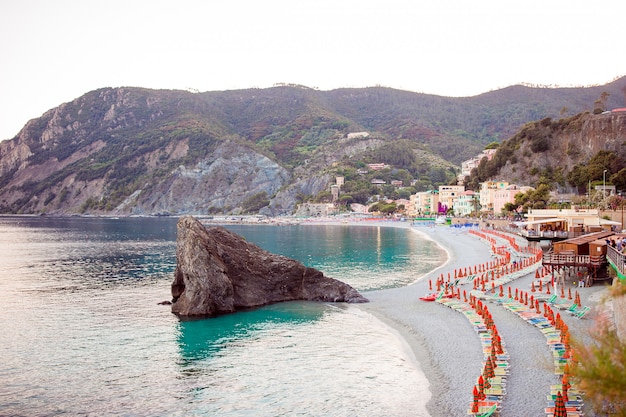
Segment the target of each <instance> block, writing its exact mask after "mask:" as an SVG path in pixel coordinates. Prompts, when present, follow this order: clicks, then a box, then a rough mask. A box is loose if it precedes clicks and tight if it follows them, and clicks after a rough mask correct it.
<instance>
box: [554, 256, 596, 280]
mask: <svg viewBox="0 0 626 417" xmlns="http://www.w3.org/2000/svg"><path fill="white" fill-rule="evenodd" d="M542 264H543V265H544V266H547V267H549V268H550V270H552V271H558V270H560V269H567V268H587V270H588V271H589V275H591V276H592V277H594V278H595V277H597V273H598V271H599V270H600V268H602V267H603V266H604V265H606V257H605V256H604V255H598V256H591V255H576V254H569V253H568V254H564V253H546V254H544V255H543V259H542Z"/></svg>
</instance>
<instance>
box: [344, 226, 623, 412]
mask: <svg viewBox="0 0 626 417" xmlns="http://www.w3.org/2000/svg"><path fill="white" fill-rule="evenodd" d="M349 224H350V225H359V224H361V225H362V224H363V223H359V222H355V223H354V224H352V223H349ZM367 225H368V226H372V225H377V224H373V223H370V222H368V223H367ZM378 225H380V226H387V227H388V226H392V227H407V228H410V230H411V231H412V232H414V233H420V234H422V235H423V236H424V237H426V238H428V239H432V240H434V241H435V242H437V244H438V245H439V246H440V247H441V248H442V250H444V251H445V252H446V253H447V261H446V262H445V263H444V264H443V265H441V266H440V267H438V268H436V269H435V270H433V271H431V272H429V273H427V274H425V275H423V276H419V277H415V278H416V281H415V282H414V284H412V285H410V286H407V287H402V288H394V289H385V290H379V291H371V292H366V293H364V295H365V296H366V297H367V298H368V299H369V300H370V303H367V304H363V305H361V306H360V308H363V309H364V310H366V311H368V312H370V313H371V314H373V315H374V316H375V317H377V318H378V319H380V320H381V321H383V322H384V323H385V324H387V325H388V326H390V327H392V328H394V329H395V330H397V331H398V332H399V333H400V335H401V336H402V337H403V338H404V340H405V341H406V342H407V344H408V345H409V346H410V348H411V350H412V352H413V354H414V356H415V360H416V366H418V367H419V368H420V369H421V370H422V372H423V373H424V375H425V377H426V379H427V380H428V384H429V391H430V398H428V399H425V409H426V410H427V411H426V412H425V413H428V414H427V415H430V416H432V417H439V416H465V415H468V413H469V410H470V406H471V402H472V390H473V387H474V386H475V384H476V382H477V377H478V376H479V375H480V374H481V372H482V369H483V359H484V358H483V348H482V346H481V342H480V338H479V337H478V335H477V333H476V332H475V330H474V328H473V326H472V325H471V324H470V323H469V322H468V320H467V318H466V317H465V316H464V315H463V314H459V313H458V312H457V311H455V310H453V309H451V308H448V307H446V306H444V305H442V304H440V303H438V302H425V301H422V300H420V299H419V297H422V296H424V295H426V294H428V293H430V292H432V291H431V289H430V287H431V286H432V285H433V283H435V282H436V279H437V277H439V276H441V275H443V276H448V274H454V271H455V270H461V269H462V268H466V267H471V266H473V265H479V264H481V263H486V262H489V261H493V260H494V259H495V258H494V255H493V254H492V253H491V247H490V245H489V244H488V243H487V242H486V241H484V240H482V239H480V238H479V237H477V236H475V235H473V234H470V233H468V231H467V229H465V228H454V227H446V226H437V227H416V226H412V225H411V224H410V223H407V222H381V223H380V224H378ZM522 242H524V243H523V244H525V241H523V239H521V238H520V244H522ZM539 265H540V264H539ZM534 270H536V268H535V269H534ZM534 279H535V274H534V272H529V273H527V274H525V275H522V276H520V277H519V278H517V279H515V280H514V281H512V282H510V283H509V284H507V286H510V287H512V288H519V289H520V290H523V291H529V290H530V288H531V283H532V281H533V280H534ZM566 285H567V286H569V287H571V290H572V291H575V290H576V291H578V292H579V294H580V298H581V302H582V305H585V306H589V307H591V310H590V312H589V314H587V315H586V316H585V317H584V318H582V319H578V318H575V317H573V316H571V315H569V314H567V313H566V312H562V313H561V317H562V319H563V321H564V322H565V323H566V324H567V326H568V327H569V331H570V334H571V335H572V337H574V338H576V339H583V340H584V339H588V338H589V334H590V329H591V327H592V326H593V325H594V321H595V318H596V317H597V316H598V315H599V314H611V312H610V303H608V305H607V303H605V302H604V299H605V298H606V295H607V293H608V287H607V284H602V283H596V284H595V285H594V286H592V287H588V288H578V286H576V285H575V284H574V283H573V282H572V281H568V282H567V283H566ZM460 288H463V289H465V288H466V289H467V291H470V290H471V289H472V285H471V283H470V284H468V285H464V286H462V287H460ZM486 305H488V306H489V311H490V313H491V314H492V316H493V320H494V322H495V324H496V326H497V329H498V331H499V334H500V335H501V337H502V340H503V342H504V344H505V346H506V351H507V354H508V356H509V360H508V362H509V373H508V376H507V380H506V394H505V395H504V396H503V397H502V401H501V403H500V414H499V415H500V416H504V417H506V416H512V417H513V416H515V417H519V416H545V415H546V412H545V411H544V410H545V408H546V407H548V406H549V405H548V400H547V397H548V395H549V393H550V385H554V384H558V383H560V376H558V375H556V374H555V369H554V365H553V359H552V353H551V351H550V349H549V347H548V345H547V343H546V337H544V334H543V333H542V332H541V331H539V330H538V329H537V328H536V327H534V326H533V325H530V324H529V323H527V322H525V321H524V320H522V319H521V318H520V317H518V316H517V315H515V314H513V313H512V312H511V311H508V310H506V309H505V308H503V307H502V306H500V305H497V303H494V304H492V303H487V304H486ZM587 407H588V406H587ZM585 411H589V410H588V409H587V410H585ZM425 415H426V414H425ZM587 415H589V414H587Z"/></svg>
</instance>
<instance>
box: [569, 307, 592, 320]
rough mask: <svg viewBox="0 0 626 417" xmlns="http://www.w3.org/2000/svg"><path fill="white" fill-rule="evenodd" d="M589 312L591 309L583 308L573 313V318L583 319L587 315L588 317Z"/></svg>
mask: <svg viewBox="0 0 626 417" xmlns="http://www.w3.org/2000/svg"><path fill="white" fill-rule="evenodd" d="M589 310H591V307H588V306H581V307H580V308H579V309H577V310H576V312H574V313H573V316H574V317H576V318H577V319H582V318H583V317H585V315H587V313H588V312H589Z"/></svg>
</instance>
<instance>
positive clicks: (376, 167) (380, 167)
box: [367, 164, 389, 171]
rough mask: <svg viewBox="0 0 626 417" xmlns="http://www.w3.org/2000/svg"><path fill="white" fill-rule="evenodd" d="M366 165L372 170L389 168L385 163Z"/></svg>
mask: <svg viewBox="0 0 626 417" xmlns="http://www.w3.org/2000/svg"><path fill="white" fill-rule="evenodd" d="M367 167H368V168H369V169H371V170H372V171H381V170H383V169H385V168H389V165H387V164H367Z"/></svg>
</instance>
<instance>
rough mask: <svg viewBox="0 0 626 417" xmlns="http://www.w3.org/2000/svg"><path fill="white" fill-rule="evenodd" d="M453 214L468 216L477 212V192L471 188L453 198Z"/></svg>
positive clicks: (478, 206) (478, 207) (478, 205)
mask: <svg viewBox="0 0 626 417" xmlns="http://www.w3.org/2000/svg"><path fill="white" fill-rule="evenodd" d="M452 209H453V210H454V215H455V216H469V215H471V214H478V211H479V209H480V203H479V202H478V194H476V193H475V192H474V191H472V190H467V191H463V192H462V193H461V194H460V195H459V196H458V197H457V198H456V199H455V200H454V205H453V206H452Z"/></svg>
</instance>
